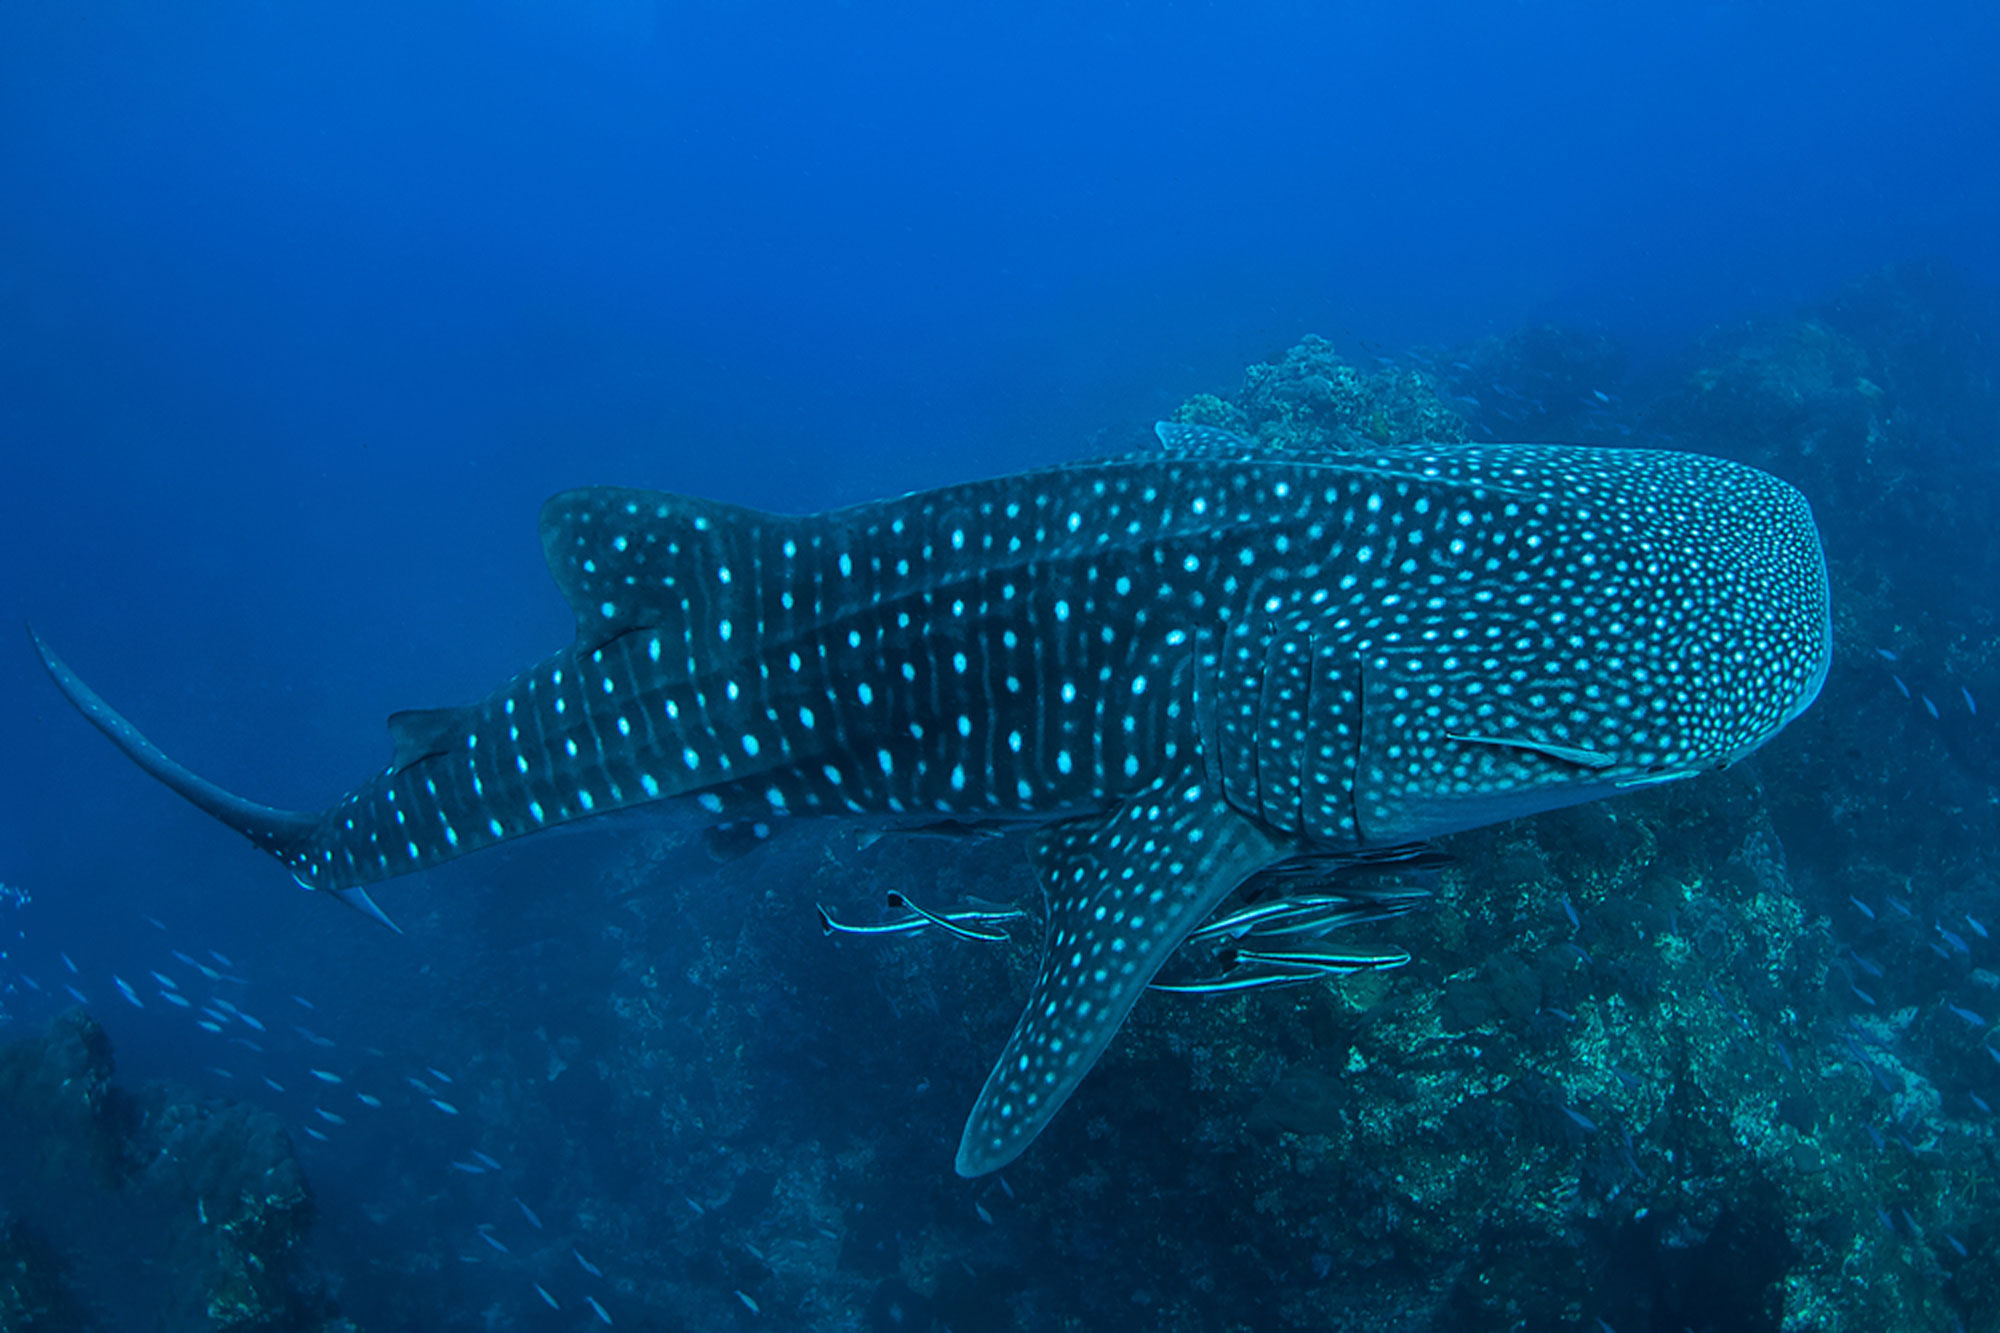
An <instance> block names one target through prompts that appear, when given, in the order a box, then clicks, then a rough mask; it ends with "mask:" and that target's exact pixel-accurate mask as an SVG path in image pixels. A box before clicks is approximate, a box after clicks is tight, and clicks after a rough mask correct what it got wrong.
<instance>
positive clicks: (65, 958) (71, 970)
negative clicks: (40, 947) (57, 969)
mask: <svg viewBox="0 0 2000 1333" xmlns="http://www.w3.org/2000/svg"><path fill="white" fill-rule="evenodd" d="M56 957H58V958H60V959H62V960H63V966H64V967H66V968H68V969H69V973H70V975H71V976H75V975H76V964H75V963H72V962H71V961H70V960H69V955H68V954H66V953H59V954H57V955H56Z"/></svg>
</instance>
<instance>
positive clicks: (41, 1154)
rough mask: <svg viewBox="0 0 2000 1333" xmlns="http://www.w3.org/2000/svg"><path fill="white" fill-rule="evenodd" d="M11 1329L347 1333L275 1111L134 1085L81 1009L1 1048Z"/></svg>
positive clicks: (0, 1288)
mask: <svg viewBox="0 0 2000 1333" xmlns="http://www.w3.org/2000/svg"><path fill="white" fill-rule="evenodd" d="M0 1121H4V1123H5V1124H6V1126H7V1132H6V1134H5V1135H4V1136H0V1181H10V1182H13V1183H14V1185H15V1186H16V1188H14V1189H12V1190H10V1194H12V1195H13V1196H14V1197H16V1198H18V1199H20V1200H22V1201H23V1202H22V1203H21V1204H20V1205H19V1210H18V1211H17V1213H16V1214H15V1215H11V1216H9V1215H0V1329H5V1330H7V1333H80V1331H82V1330H92V1329H99V1328H103V1329H111V1328H134V1327H145V1328H149V1329H160V1330H168V1331H176V1330H190V1331H192V1330H222V1329H227V1330H242V1331H243V1333H250V1331H252V1330H255V1331H256V1333H349V1331H351V1330H352V1329H353V1327H354V1326H353V1325H352V1324H349V1323H348V1322H347V1321H345V1320H343V1319H340V1318H338V1317H337V1316H336V1315H335V1313H334V1311H333V1309H332V1305H331V1302H330V1301H329V1299H328V1298H327V1295H326V1291H325V1282H324V1278H323V1276H322V1274H321V1273H320V1272H319V1270H318V1268H317V1266H316V1263H315V1261H314V1260H313V1259H312V1258H311V1257H310V1256H309V1255H308V1253H307V1251H306V1249H305V1241H306V1237H307V1235H308V1233H309V1231H310V1228H311V1223H312V1216H313V1207H312V1195H311V1192H310V1191H309V1189H308V1188H307V1184H306V1178H305V1173H304V1171H303V1170H302V1169H301V1167H300V1165H299V1162H298V1160H297V1158H296V1157H294V1156H293V1153H292V1149H291V1144H290V1141H289V1140H288V1139H287V1137H286V1135H285V1131H284V1129H283V1127H282V1126H281V1125H280V1123H279V1122H278V1120H277V1118H276V1117H274V1116H272V1115H271V1114H269V1113H268V1112H265V1111H260V1110H256V1109H253V1108H249V1107H245V1106H239V1105H231V1104H225V1103H217V1102H212V1101H203V1100H197V1099H195V1098H193V1097H192V1096H191V1095H189V1094H188V1093H187V1092H186V1091H185V1090H184V1089H176V1088H173V1087H169V1086H163V1085H149V1086H146V1087H144V1088H141V1089H139V1090H137V1091H127V1090H125V1089H122V1088H121V1087H120V1086H119V1085H118V1084H117V1083H116V1082H115V1081H114V1079H113V1061H112V1052H111V1043H110V1040H109V1039H108V1038H107V1037H106V1036H105V1034H104V1030H103V1028H101V1027H100V1026H98V1024H97V1022H96V1021H95V1020H94V1019H92V1018H91V1017H90V1016H89V1015H88V1014H86V1013H85V1012H84V1011H83V1010H81V1009H72V1010H69V1011H68V1012H66V1013H64V1014H62V1015H61V1016H59V1017H58V1018H56V1019H55V1021H54V1022H53V1023H51V1024H50V1026H49V1029H48V1031H47V1032H46V1033H45V1034H44V1035H42V1036H39V1037H31V1038H27V1039H24V1040H19V1041H15V1042H12V1043H10V1044H9V1045H7V1046H4V1047H0Z"/></svg>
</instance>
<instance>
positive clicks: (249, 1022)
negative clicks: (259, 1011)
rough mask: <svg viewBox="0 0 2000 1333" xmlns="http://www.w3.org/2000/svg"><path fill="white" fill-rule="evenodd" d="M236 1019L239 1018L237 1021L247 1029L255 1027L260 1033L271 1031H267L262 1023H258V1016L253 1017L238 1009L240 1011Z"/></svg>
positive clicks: (237, 1012)
mask: <svg viewBox="0 0 2000 1333" xmlns="http://www.w3.org/2000/svg"><path fill="white" fill-rule="evenodd" d="M236 1017H237V1020H238V1021H239V1022H241V1023H243V1024H244V1025H245V1026H246V1027H253V1028H255V1029H257V1031H259V1032H265V1031H268V1030H269V1029H267V1028H266V1027H265V1026H264V1025H263V1024H262V1023H260V1022H258V1021H257V1018H256V1016H255V1015H252V1014H246V1013H244V1012H243V1011H242V1010H241V1009H238V1010H237V1011H236Z"/></svg>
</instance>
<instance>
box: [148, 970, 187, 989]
mask: <svg viewBox="0 0 2000 1333" xmlns="http://www.w3.org/2000/svg"><path fill="white" fill-rule="evenodd" d="M153 980H155V981H157V982H159V983H160V984H161V985H162V986H165V987H166V988H167V989H168V990H179V989H180V988H181V984H180V983H179V982H178V981H175V980H174V979H173V978H172V977H170V976H168V975H167V974H166V973H164V972H155V973H153Z"/></svg>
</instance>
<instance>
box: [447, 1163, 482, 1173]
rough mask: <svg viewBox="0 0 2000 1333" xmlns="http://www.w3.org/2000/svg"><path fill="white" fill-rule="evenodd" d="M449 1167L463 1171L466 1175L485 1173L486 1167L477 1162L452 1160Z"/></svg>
mask: <svg viewBox="0 0 2000 1333" xmlns="http://www.w3.org/2000/svg"><path fill="white" fill-rule="evenodd" d="M451 1169H452V1170H454V1171H463V1172H464V1173H465V1174H466V1175H468V1176H483V1175H485V1174H486V1168H485V1167H483V1166H481V1165H480V1164H479V1163H477V1162H453V1163H452V1164H451Z"/></svg>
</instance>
